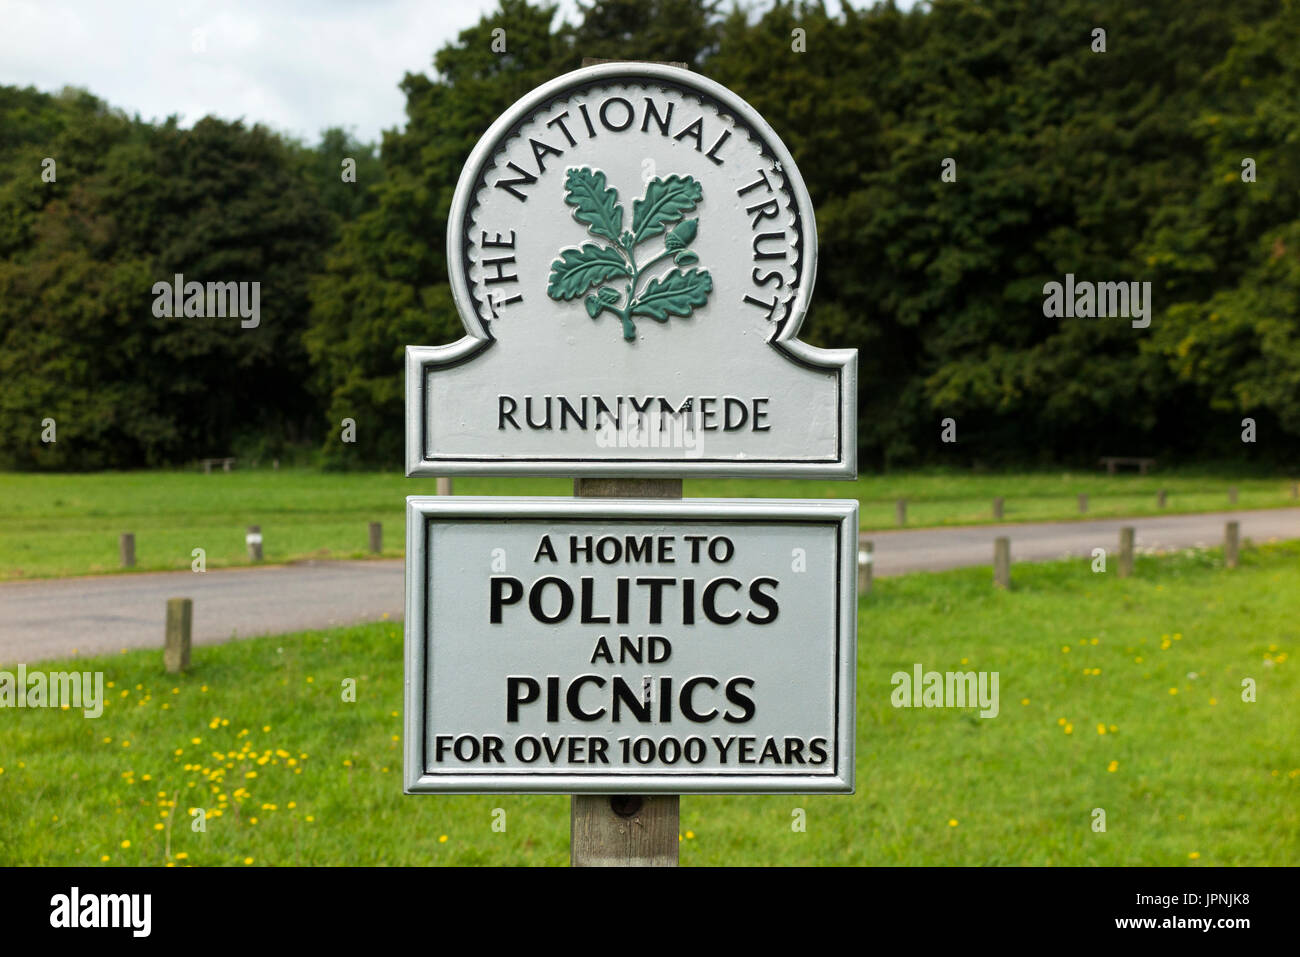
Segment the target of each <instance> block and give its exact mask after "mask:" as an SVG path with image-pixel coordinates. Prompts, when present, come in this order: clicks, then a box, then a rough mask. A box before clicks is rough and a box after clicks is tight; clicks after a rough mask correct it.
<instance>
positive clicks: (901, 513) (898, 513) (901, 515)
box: [894, 498, 907, 525]
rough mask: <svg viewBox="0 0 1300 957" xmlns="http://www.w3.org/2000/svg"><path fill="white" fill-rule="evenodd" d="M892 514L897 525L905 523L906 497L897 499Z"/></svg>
mask: <svg viewBox="0 0 1300 957" xmlns="http://www.w3.org/2000/svg"><path fill="white" fill-rule="evenodd" d="M894 514H895V517H896V518H897V519H898V524H899V525H906V524H907V499H905V498H900V499H899V500H898V503H897V504H896V505H895V506H894Z"/></svg>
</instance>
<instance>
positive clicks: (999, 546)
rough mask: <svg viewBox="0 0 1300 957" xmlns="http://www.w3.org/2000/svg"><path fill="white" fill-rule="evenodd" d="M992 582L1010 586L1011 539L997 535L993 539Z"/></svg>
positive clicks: (1004, 586) (1002, 586)
mask: <svg viewBox="0 0 1300 957" xmlns="http://www.w3.org/2000/svg"><path fill="white" fill-rule="evenodd" d="M993 584H994V585H996V586H998V587H999V588H1010V587H1011V539H1009V538H1008V537H1007V536H1005V535H999V536H998V537H997V538H995V539H994V540H993Z"/></svg>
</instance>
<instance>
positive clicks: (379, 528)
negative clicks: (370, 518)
mask: <svg viewBox="0 0 1300 957" xmlns="http://www.w3.org/2000/svg"><path fill="white" fill-rule="evenodd" d="M383 551H384V526H383V525H382V524H381V523H379V522H371V523H370V553H371V554H372V555H381V554H383Z"/></svg>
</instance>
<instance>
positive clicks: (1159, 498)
mask: <svg viewBox="0 0 1300 957" xmlns="http://www.w3.org/2000/svg"><path fill="white" fill-rule="evenodd" d="M1156 507H1157V508H1164V507H1165V490H1164V489H1161V490H1160V491H1158V492H1156Z"/></svg>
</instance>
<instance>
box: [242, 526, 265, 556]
mask: <svg viewBox="0 0 1300 957" xmlns="http://www.w3.org/2000/svg"><path fill="white" fill-rule="evenodd" d="M244 543H245V544H246V545H247V546H248V559H249V561H254V562H260V561H261V560H262V526H261V525H250V526H248V534H247V535H245V536H244Z"/></svg>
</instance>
